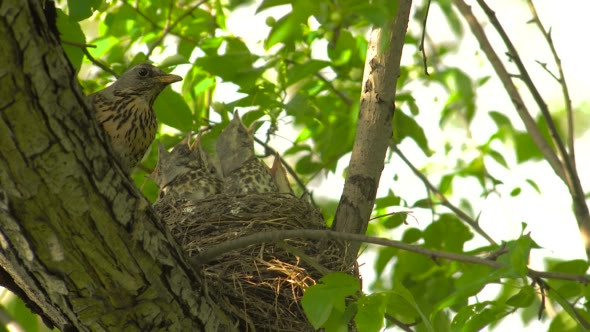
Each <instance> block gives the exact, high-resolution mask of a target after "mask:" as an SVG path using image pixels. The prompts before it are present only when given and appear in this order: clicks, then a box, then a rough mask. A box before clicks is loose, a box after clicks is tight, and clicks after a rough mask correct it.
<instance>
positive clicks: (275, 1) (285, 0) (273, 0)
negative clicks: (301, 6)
mask: <svg viewBox="0 0 590 332" xmlns="http://www.w3.org/2000/svg"><path fill="white" fill-rule="evenodd" d="M288 4H291V0H264V1H262V3H261V4H260V6H258V8H256V14H258V13H260V12H261V11H263V10H265V9H268V8H271V7H276V6H282V5H288Z"/></svg>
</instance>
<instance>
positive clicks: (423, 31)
mask: <svg viewBox="0 0 590 332" xmlns="http://www.w3.org/2000/svg"><path fill="white" fill-rule="evenodd" d="M431 2H432V0H428V3H427V4H426V12H425V13H424V19H423V20H422V38H421V39H420V45H418V49H419V50H420V51H422V61H423V63H424V74H426V76H430V74H429V73H428V59H427V58H426V50H425V49H424V37H425V36H426V22H427V21H428V12H429V11H430V3H431Z"/></svg>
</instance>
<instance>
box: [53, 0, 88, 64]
mask: <svg viewBox="0 0 590 332" xmlns="http://www.w3.org/2000/svg"><path fill="white" fill-rule="evenodd" d="M57 29H58V30H59V33H60V34H61V39H63V40H67V41H69V42H71V43H77V44H80V46H74V45H71V44H64V43H62V46H63V48H64V51H65V52H66V55H67V56H68V59H69V60H70V62H71V63H72V66H73V67H74V69H75V70H76V73H77V72H79V71H80V67H81V66H82V60H83V59H84V52H83V51H82V47H84V45H85V44H86V36H84V32H82V28H81V27H80V24H79V23H78V22H76V21H73V20H70V19H69V18H68V16H67V15H66V14H64V12H63V11H62V10H61V9H57Z"/></svg>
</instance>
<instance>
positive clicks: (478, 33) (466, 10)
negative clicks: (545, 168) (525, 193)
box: [453, 0, 565, 181]
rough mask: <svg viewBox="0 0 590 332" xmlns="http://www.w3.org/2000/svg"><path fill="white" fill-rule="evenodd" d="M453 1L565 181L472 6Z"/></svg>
mask: <svg viewBox="0 0 590 332" xmlns="http://www.w3.org/2000/svg"><path fill="white" fill-rule="evenodd" d="M453 3H454V4H455V6H456V7H457V8H458V9H459V12H461V14H462V15H463V17H464V18H465V20H466V21H467V23H468V24H469V27H470V28H471V31H472V32H473V35H474V36H475V38H476V39H477V41H478V42H479V45H480V47H481V49H482V51H483V52H484V53H485V54H486V56H487V57H488V60H489V61H490V64H491V65H492V67H493V68H494V70H495V71H496V74H497V75H498V78H499V79H500V81H502V84H503V85H504V89H506V92H507V93H508V97H509V98H510V100H511V101H512V103H513V104H514V108H515V109H516V112H517V113H518V115H519V116H520V118H521V119H522V122H523V123H524V126H525V127H526V129H527V132H528V133H529V135H531V138H532V139H533V141H534V142H535V144H536V145H537V147H538V148H539V150H540V151H541V153H542V154H543V156H544V157H545V159H546V160H547V162H549V165H551V168H553V171H554V172H555V173H556V174H557V176H559V177H560V178H561V179H562V180H564V181H565V174H564V169H563V164H562V163H561V161H560V160H559V158H558V157H557V154H555V151H553V149H552V148H551V146H550V145H549V143H548V142H547V140H545V137H543V134H541V131H540V130H539V128H538V127H537V124H536V123H535V120H534V119H533V117H532V116H531V114H530V112H529V110H528V109H527V107H526V105H525V103H524V101H523V100H522V97H521V96H520V93H519V92H518V89H517V88H516V86H515V85H514V82H512V79H511V76H510V74H509V73H508V71H507V70H506V67H505V66H504V64H503V63H502V60H500V57H499V56H498V54H497V53H496V51H495V50H494V47H493V46H492V45H491V43H490V41H489V40H488V37H487V36H486V34H485V32H484V30H483V27H482V26H481V24H480V23H479V22H478V21H477V18H476V17H475V16H474V15H473V12H471V7H470V6H468V5H467V4H466V3H465V1H463V0H453Z"/></svg>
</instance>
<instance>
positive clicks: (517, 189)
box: [510, 187, 522, 197]
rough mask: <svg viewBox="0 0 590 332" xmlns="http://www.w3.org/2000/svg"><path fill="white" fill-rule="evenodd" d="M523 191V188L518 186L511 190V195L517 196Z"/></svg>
mask: <svg viewBox="0 0 590 332" xmlns="http://www.w3.org/2000/svg"><path fill="white" fill-rule="evenodd" d="M521 191H522V189H520V187H516V188H514V189H512V190H511V191H510V196H512V197H516V196H518V195H520V192H521Z"/></svg>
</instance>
